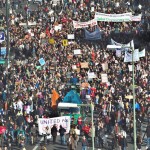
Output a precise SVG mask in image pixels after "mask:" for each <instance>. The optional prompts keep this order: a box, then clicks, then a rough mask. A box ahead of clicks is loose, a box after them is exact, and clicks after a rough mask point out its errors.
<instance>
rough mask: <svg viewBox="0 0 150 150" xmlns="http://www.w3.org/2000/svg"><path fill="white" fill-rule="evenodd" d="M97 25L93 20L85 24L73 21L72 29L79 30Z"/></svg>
mask: <svg viewBox="0 0 150 150" xmlns="http://www.w3.org/2000/svg"><path fill="white" fill-rule="evenodd" d="M96 25H97V21H96V20H95V19H93V20H90V21H87V22H80V21H74V20H73V27H74V28H75V29H79V28H86V27H88V26H91V27H93V26H96Z"/></svg>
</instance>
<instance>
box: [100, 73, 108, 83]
mask: <svg viewBox="0 0 150 150" xmlns="http://www.w3.org/2000/svg"><path fill="white" fill-rule="evenodd" d="M101 79H102V82H103V83H107V82H108V76H107V74H106V73H105V74H101Z"/></svg>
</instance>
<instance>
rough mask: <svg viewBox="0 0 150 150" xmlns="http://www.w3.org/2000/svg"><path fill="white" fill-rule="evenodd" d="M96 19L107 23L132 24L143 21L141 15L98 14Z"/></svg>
mask: <svg viewBox="0 0 150 150" xmlns="http://www.w3.org/2000/svg"><path fill="white" fill-rule="evenodd" d="M95 19H96V20H97V21H105V22H130V21H141V15H138V16H133V15H132V13H123V14H105V13H99V12H96V13H95Z"/></svg>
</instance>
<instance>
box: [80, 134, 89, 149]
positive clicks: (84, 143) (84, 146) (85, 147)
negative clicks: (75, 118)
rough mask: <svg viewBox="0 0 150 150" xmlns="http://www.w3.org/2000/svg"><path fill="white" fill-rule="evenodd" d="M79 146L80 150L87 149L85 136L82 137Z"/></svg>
mask: <svg viewBox="0 0 150 150" xmlns="http://www.w3.org/2000/svg"><path fill="white" fill-rule="evenodd" d="M81 144H82V150H87V148H88V141H87V139H86V137H85V136H83V137H82V141H81Z"/></svg>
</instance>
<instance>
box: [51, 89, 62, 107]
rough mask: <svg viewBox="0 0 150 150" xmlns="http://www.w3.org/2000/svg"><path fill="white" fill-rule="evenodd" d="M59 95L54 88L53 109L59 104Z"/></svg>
mask: <svg viewBox="0 0 150 150" xmlns="http://www.w3.org/2000/svg"><path fill="white" fill-rule="evenodd" d="M59 97H60V96H59V94H58V93H57V92H56V91H55V90H52V97H51V107H52V108H53V109H55V108H56V106H57V103H56V101H57V100H58V98H59Z"/></svg>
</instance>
